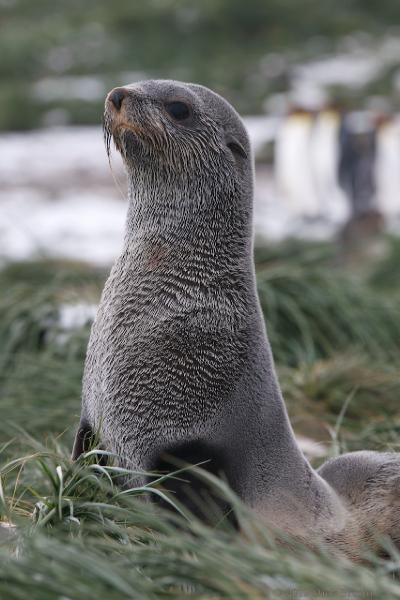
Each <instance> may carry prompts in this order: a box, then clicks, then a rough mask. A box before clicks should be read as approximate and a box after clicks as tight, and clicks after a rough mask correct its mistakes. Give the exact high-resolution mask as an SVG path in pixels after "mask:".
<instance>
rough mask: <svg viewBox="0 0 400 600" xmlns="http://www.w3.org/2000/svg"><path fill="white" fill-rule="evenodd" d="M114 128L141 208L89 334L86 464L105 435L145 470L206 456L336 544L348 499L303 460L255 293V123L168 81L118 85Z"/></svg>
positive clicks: (83, 431) (134, 209) (112, 108)
mask: <svg viewBox="0 0 400 600" xmlns="http://www.w3.org/2000/svg"><path fill="white" fill-rule="evenodd" d="M104 122H105V139H106V144H107V149H108V152H109V149H110V142H111V138H113V140H114V143H115V145H116V147H117V149H118V150H119V151H120V153H121V155H122V157H123V160H124V163H125V167H126V170H127V173H128V179H129V206H128V215H127V221H126V231H125V239H124V245H123V249H122V252H121V254H120V256H119V257H118V258H117V260H116V262H115V264H114V266H113V267H112V270H111V273H110V276H109V279H108V281H107V282H106V285H105V288H104V291H103V294H102V298H101V302H100V306H99V309H98V314H97V317H96V319H95V322H94V324H93V327H92V331H91V336H90V341H89V345H88V351H87V358H86V364H85V372H84V378H83V395H82V413H81V421H80V425H79V429H78V433H77V436H76V440H75V445H74V450H73V457H74V458H76V457H77V456H79V454H81V453H82V452H83V451H84V449H85V436H86V435H87V434H88V433H90V432H96V433H97V434H98V435H99V437H100V440H101V443H102V445H103V446H104V447H105V448H106V449H107V450H110V451H112V452H113V453H115V454H116V455H117V456H118V457H119V462H120V464H121V465H122V466H125V467H129V468H131V469H134V470H137V471H147V472H148V471H152V470H154V469H157V468H158V467H159V466H160V465H164V464H165V458H164V457H165V456H168V455H172V456H176V457H178V458H180V459H182V460H184V461H186V462H189V463H198V462H202V461H208V462H207V464H206V465H205V468H208V469H210V470H211V471H212V472H214V473H221V472H222V473H223V474H224V476H225V477H226V479H227V481H228V483H229V484H230V486H231V487H232V488H233V490H234V491H235V492H236V493H237V494H238V496H239V497H240V498H241V499H242V500H243V502H245V503H246V504H247V505H249V506H250V507H252V508H253V509H254V510H255V511H256V512H257V513H258V514H259V515H260V516H261V517H262V518H263V519H265V520H266V522H268V523H271V524H272V525H273V526H275V527H277V528H279V529H283V530H285V531H288V532H290V533H294V534H296V535H299V536H300V537H301V538H302V539H305V540H307V541H309V540H310V539H311V540H312V539H317V538H318V537H322V538H324V539H328V540H332V539H334V538H335V536H336V535H337V532H338V531H339V532H343V531H345V530H346V523H348V519H349V505H350V504H349V501H348V500H347V499H346V498H344V497H343V495H342V494H341V488H340V486H336V487H337V488H338V489H336V488H335V478H334V477H331V476H330V475H331V474H330V467H329V465H328V466H327V467H326V469H327V470H325V469H324V468H323V469H322V470H321V472H320V473H317V472H316V471H314V470H313V469H312V468H311V466H310V464H309V463H308V462H307V460H306V459H305V457H304V456H303V454H302V453H301V451H300V449H299V447H298V445H297V443H296V440H295V437H294V434H293V431H292V428H291V425H290V423H289V419H288V416H287V412H286V408H285V404H284V402H283V399H282V395H281V391H280V387H279V384H278V381H277V377H276V373H275V368H274V363H273V358H272V354H271V349H270V345H269V342H268V338H267V334H266V330H265V324H264V318H263V315H262V312H261V309H260V305H259V300H258V296H257V291H256V281H255V270H254V262H253V229H252V205H253V159H252V154H251V148H250V143H249V139H248V135H247V132H246V130H245V127H244V125H243V123H242V120H241V119H240V117H239V115H238V114H237V113H236V111H235V110H234V109H233V108H232V107H231V106H230V105H229V104H228V102H226V101H225V100H224V99H223V98H222V97H220V96H219V95H217V94H216V93H214V92H212V91H210V90H209V89H207V88H205V87H202V86H200V85H194V84H186V83H179V82H175V81H165V80H156V81H143V82H140V83H137V84H134V85H127V86H125V87H121V88H116V89H114V90H112V91H111V92H110V94H109V95H108V97H107V99H106V106H105V121H104ZM350 462H351V459H350ZM325 472H326V474H327V477H326V478H324V477H322V476H321V475H325ZM328 474H329V477H328ZM350 475H351V469H350ZM350 475H349V476H350ZM176 491H177V493H178V490H176Z"/></svg>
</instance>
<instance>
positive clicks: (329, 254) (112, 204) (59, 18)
mask: <svg viewBox="0 0 400 600" xmlns="http://www.w3.org/2000/svg"><path fill="white" fill-rule="evenodd" d="M0 11H1V12H0V15H1V20H0V56H1V61H0V265H1V269H2V270H1V272H0V289H1V294H0V343H1V348H2V350H1V353H0V357H1V360H0V394H1V409H2V412H3V414H4V417H5V420H6V419H8V420H9V421H10V422H12V423H17V424H19V425H20V426H22V427H23V428H24V429H27V430H28V431H29V432H30V433H33V434H38V435H39V434H40V435H42V433H43V432H45V433H46V434H54V433H58V432H61V431H62V430H63V429H64V428H67V427H68V426H69V425H71V424H74V423H76V421H77V415H78V413H79V396H80V385H81V383H80V381H81V372H82V365H83V360H84V354H85V348H86V343H87V336H88V331H89V326H90V323H91V320H92V319H93V316H94V314H95V311H96V305H97V302H98V298H99V294H100V290H101V288H102V285H103V283H104V280H105V277H106V275H107V271H108V269H109V266H110V264H111V262H112V261H113V259H114V258H115V256H116V255H117V253H118V250H119V248H120V244H121V241H122V232H123V227H124V220H125V212H126V201H125V197H124V196H125V189H126V181H125V176H124V173H123V169H122V165H121V161H120V160H119V157H118V155H117V153H116V152H114V153H113V156H112V166H113V174H112V173H111V171H110V168H109V165H108V161H107V158H106V153H105V150H104V145H103V137H102V131H101V120H102V112H103V105H104V98H105V95H106V93H107V92H108V90H110V89H111V88H112V87H114V86H117V85H123V84H125V83H131V82H134V81H137V80H140V79H143V78H175V79H180V80H184V81H192V82H197V83H202V84H204V85H207V86H209V87H211V88H212V89H214V90H215V91H217V92H219V93H220V94H222V95H223V96H225V97H226V98H227V99H228V100H229V101H230V102H231V103H232V104H233V105H234V106H235V107H236V108H237V109H238V111H239V112H240V113H241V114H242V115H243V116H244V120H245V123H246V125H247V127H248V130H249V133H250V136H251V139H252V142H253V148H254V153H255V159H256V178H257V183H256V202H255V230H256V239H257V245H256V262H257V272H258V283H259V293H260V297H261V301H262V305H263V309H264V311H265V315H266V320H267V323H268V330H269V336H270V338H271V341H272V345H273V350H274V355H275V357H276V360H277V365H278V369H279V373H280V377H281V382H282V386H283V388H284V393H285V397H286V400H287V402H288V404H289V408H290V413H291V417H292V419H293V422H294V424H295V428H296V431H298V432H299V434H302V435H304V436H306V437H307V439H309V440H312V441H313V443H314V442H315V443H317V444H318V443H322V442H323V443H325V444H328V445H327V446H323V449H322V451H321V452H322V454H321V452H320V455H321V456H323V455H326V453H327V452H328V451H329V448H330V445H329V444H330V443H331V441H332V435H333V437H334V439H335V440H336V439H337V432H336V429H335V427H336V425H335V423H336V422H337V419H338V415H339V414H341V410H342V408H343V406H345V407H346V410H345V413H346V418H344V417H343V415H342V417H341V419H340V423H341V425H343V423H344V424H345V426H344V429H343V431H344V432H345V440H346V442H345V443H346V444H350V446H351V444H353V446H352V447H357V444H359V445H361V446H362V447H365V446H366V445H370V446H372V447H374V448H376V447H377V446H379V443H380V440H381V438H380V437H379V436H381V435H382V436H383V437H382V440H383V441H382V444H387V443H388V440H389V441H390V443H391V444H395V443H396V440H397V439H398V438H397V437H396V435H395V434H396V432H397V429H396V428H397V427H400V423H398V421H397V420H396V419H397V418H398V415H397V413H398V400H399V391H400V382H399V375H398V372H399V369H398V362H399V361H398V353H399V351H400V319H399V310H398V307H399V303H398V299H399V293H400V284H399V277H398V264H399V260H400V242H399V239H398V237H397V234H398V232H399V223H400V127H399V126H400V121H399V114H400V4H399V3H398V1H397V0H381V1H380V2H379V3H378V2H375V1H373V0H324V1H323V2H321V0H302V1H301V2H299V1H298V0H268V1H266V0H247V1H246V2H243V0H203V1H202V2H195V1H194V0H146V2H143V1H140V0H116V1H114V2H109V1H108V0H95V1H94V0H86V2H81V1H79V2H78V1H77V0H68V1H66V0H35V1H34V2H32V0H0ZM346 419H348V420H346ZM371 428H372V429H371ZM332 432H334V433H332ZM335 432H336V433H335ZM355 432H356V433H355ZM382 432H383V433H382ZM393 432H395V433H393ZM9 436H10V434H9V430H8V432H7V434H5V435H4V439H5V440H7V439H9ZM335 436H336V437H335ZM70 437H71V434H70V431H68V433H67V440H69V439H70ZM312 447H313V448H314V450H313V451H315V452H317V455H318V452H319V450H318V449H317V450H316V446H315V444H314V446H312Z"/></svg>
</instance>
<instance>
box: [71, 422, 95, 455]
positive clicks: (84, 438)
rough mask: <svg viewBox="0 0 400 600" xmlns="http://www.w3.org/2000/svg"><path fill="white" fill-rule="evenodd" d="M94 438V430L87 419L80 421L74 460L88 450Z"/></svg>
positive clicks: (75, 442) (73, 452)
mask: <svg viewBox="0 0 400 600" xmlns="http://www.w3.org/2000/svg"><path fill="white" fill-rule="evenodd" d="M93 440H94V434H93V430H92V428H91V427H90V425H89V423H88V422H87V421H86V419H82V418H81V420H80V422H79V427H78V431H77V432H76V435H75V441H74V447H73V449H72V456H71V458H72V460H77V459H78V458H79V457H80V456H81V454H84V453H85V452H88V450H90V447H91V445H92V443H93Z"/></svg>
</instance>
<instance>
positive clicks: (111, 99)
mask: <svg viewBox="0 0 400 600" xmlns="http://www.w3.org/2000/svg"><path fill="white" fill-rule="evenodd" d="M104 131H105V140H106V146H107V151H108V153H109V152H110V142H111V138H113V139H114V143H115V146H116V148H117V149H118V150H119V152H120V153H121V155H122V157H123V159H124V162H125V165H126V167H127V168H128V171H132V170H133V171H135V170H137V169H138V168H140V170H143V169H145V168H146V166H151V168H152V169H154V165H155V164H156V165H157V168H158V169H161V170H163V171H166V172H168V171H169V172H172V171H173V172H174V173H177V172H179V171H181V172H182V171H184V172H185V173H187V174H191V176H193V175H194V174H195V172H196V171H198V170H199V169H200V170H202V171H204V169H206V170H207V169H208V167H210V165H214V166H215V165H216V164H219V165H220V164H221V163H223V164H224V168H225V170H226V169H227V170H228V171H231V175H233V174H234V171H235V170H237V169H239V170H240V171H242V170H243V169H244V170H245V169H246V167H247V168H248V167H249V166H251V160H250V144H249V140H248V136H247V133H246V130H245V128H244V125H243V123H242V120H241V119H240V117H239V115H238V114H237V113H236V111H235V110H234V109H233V108H232V106H230V104H228V102H227V101H226V100H224V99H223V98H222V97H220V96H218V95H217V94H216V93H214V92H212V91H211V90H209V89H207V88H205V87H203V86H200V85H194V84H186V83H180V82H177V81H167V80H148V81H142V82H139V83H135V84H131V85H126V86H124V87H119V88H115V89H113V90H111V92H110V93H109V94H108V96H107V99H106V103H105V114H104Z"/></svg>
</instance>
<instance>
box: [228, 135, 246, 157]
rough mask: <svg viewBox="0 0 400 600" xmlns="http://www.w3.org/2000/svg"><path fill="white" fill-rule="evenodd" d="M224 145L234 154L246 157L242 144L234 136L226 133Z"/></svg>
mask: <svg viewBox="0 0 400 600" xmlns="http://www.w3.org/2000/svg"><path fill="white" fill-rule="evenodd" d="M226 145H227V146H228V148H229V150H230V151H231V152H232V153H233V155H234V156H235V155H236V156H241V157H242V158H247V152H246V150H245V149H244V148H243V146H242V144H240V142H238V140H237V138H235V137H234V136H233V135H232V134H227V136H226Z"/></svg>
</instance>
